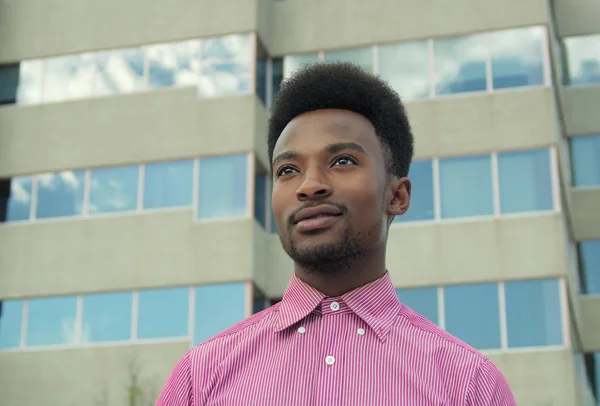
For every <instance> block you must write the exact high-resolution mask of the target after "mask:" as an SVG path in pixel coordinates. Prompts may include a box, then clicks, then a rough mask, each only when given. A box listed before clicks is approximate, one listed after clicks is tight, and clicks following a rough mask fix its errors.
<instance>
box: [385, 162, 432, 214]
mask: <svg viewBox="0 0 600 406" xmlns="http://www.w3.org/2000/svg"><path fill="white" fill-rule="evenodd" d="M408 177H409V179H410V180H411V182H412V192H411V197H410V206H409V208H408V211H407V212H406V213H405V214H404V215H402V216H396V217H395V218H394V222H407V221H417V220H433V217H434V209H433V165H432V162H431V161H413V163H412V164H411V165H410V170H409V173H408Z"/></svg>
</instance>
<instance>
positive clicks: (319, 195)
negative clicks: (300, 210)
mask: <svg viewBox="0 0 600 406" xmlns="http://www.w3.org/2000/svg"><path fill="white" fill-rule="evenodd" d="M331 192H332V188H331V185H330V184H329V183H328V182H325V181H324V180H323V179H322V177H321V176H319V175H318V174H310V175H309V174H307V176H306V177H305V178H304V181H303V182H302V184H301V185H300V187H299V188H298V190H296V196H297V198H298V200H300V201H305V200H313V199H323V198H326V197H328V196H330V195H331Z"/></svg>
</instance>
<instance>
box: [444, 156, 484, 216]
mask: <svg viewBox="0 0 600 406" xmlns="http://www.w3.org/2000/svg"><path fill="white" fill-rule="evenodd" d="M440 203H441V206H442V218H454V217H467V216H482V215H491V214H493V213H494V203H493V192H492V169H491V158H490V156H489V155H481V156H471V157H459V158H445V159H440Z"/></svg>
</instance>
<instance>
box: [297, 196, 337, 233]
mask: <svg viewBox="0 0 600 406" xmlns="http://www.w3.org/2000/svg"><path fill="white" fill-rule="evenodd" d="M323 205H327V206H333V207H336V208H337V209H338V210H339V211H341V212H342V214H346V213H347V212H348V209H347V208H346V206H344V205H343V204H339V203H334V202H328V201H319V202H308V203H306V204H303V205H302V206H300V207H299V208H297V209H296V210H294V212H293V213H292V214H291V215H290V217H289V218H288V226H289V227H291V226H292V225H294V219H295V218H296V216H297V215H298V213H300V212H301V211H302V210H304V209H308V208H311V207H317V206H323Z"/></svg>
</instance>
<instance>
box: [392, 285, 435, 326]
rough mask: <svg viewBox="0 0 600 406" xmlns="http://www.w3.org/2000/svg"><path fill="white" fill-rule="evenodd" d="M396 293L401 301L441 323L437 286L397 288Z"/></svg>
mask: <svg viewBox="0 0 600 406" xmlns="http://www.w3.org/2000/svg"><path fill="white" fill-rule="evenodd" d="M396 295H398V300H400V302H401V303H403V304H404V305H406V306H408V307H410V308H411V309H413V310H414V311H415V312H417V313H419V314H420V315H422V316H423V317H425V318H426V319H428V320H429V321H432V322H433V323H435V324H439V317H438V289H437V288H417V289H396Z"/></svg>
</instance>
